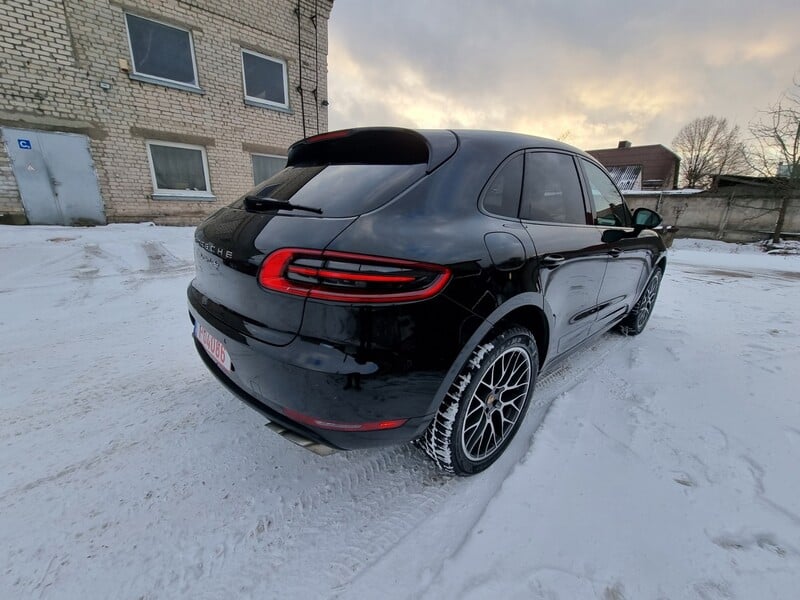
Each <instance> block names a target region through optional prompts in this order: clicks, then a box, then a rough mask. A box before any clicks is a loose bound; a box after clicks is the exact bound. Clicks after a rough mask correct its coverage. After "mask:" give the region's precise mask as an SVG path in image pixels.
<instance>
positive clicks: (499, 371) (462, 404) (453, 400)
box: [420, 327, 539, 475]
mask: <svg viewBox="0 0 800 600" xmlns="http://www.w3.org/2000/svg"><path fill="white" fill-rule="evenodd" d="M538 370H539V356H538V352H537V349H536V340H535V339H534V337H533V335H532V334H531V332H530V331H528V330H527V329H524V328H522V327H514V328H511V329H508V330H506V331H504V332H503V333H501V334H500V335H498V336H497V337H495V338H494V339H492V340H491V341H489V342H484V343H483V344H481V345H479V346H478V347H477V348H476V349H475V351H474V352H473V353H472V355H471V356H470V358H469V360H468V361H467V364H466V365H465V366H464V368H463V369H462V370H461V372H460V373H459V375H458V376H457V377H456V379H455V381H454V382H453V384H452V385H451V386H450V389H449V390H448V392H447V395H446V396H445V399H444V401H443V402H442V404H441V406H440V407H439V411H438V412H437V413H436V416H435V417H434V419H433V421H432V422H431V424H430V426H429V427H428V429H427V430H426V431H425V434H424V435H423V437H422V438H421V440H420V446H421V447H422V449H423V450H424V451H425V453H426V454H427V455H428V456H430V457H431V458H432V459H433V461H434V462H435V463H436V464H437V465H438V466H439V467H440V468H441V469H443V470H445V471H447V472H450V473H455V474H456V475H474V474H475V473H479V472H480V471H483V470H484V469H486V468H487V467H488V466H489V465H491V464H492V463H493V462H494V461H495V460H497V459H498V458H499V457H500V455H501V454H502V453H503V451H504V450H505V449H506V447H507V446H508V444H509V443H510V442H511V440H512V439H513V437H514V434H516V432H517V430H518V429H519V427H520V425H521V423H522V420H523V419H524V418H525V413H526V412H527V410H528V405H529V404H530V399H531V396H532V395H533V388H534V385H535V383H536V375H537V374H538Z"/></svg>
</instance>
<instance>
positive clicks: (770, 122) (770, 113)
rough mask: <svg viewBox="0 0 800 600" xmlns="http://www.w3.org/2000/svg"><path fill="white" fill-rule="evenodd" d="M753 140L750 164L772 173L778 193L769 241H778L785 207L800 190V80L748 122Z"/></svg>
mask: <svg viewBox="0 0 800 600" xmlns="http://www.w3.org/2000/svg"><path fill="white" fill-rule="evenodd" d="M750 133H751V134H752V136H753V143H752V146H751V148H750V151H749V152H748V162H749V163H750V166H751V167H752V168H753V169H754V170H755V171H756V172H757V173H758V174H759V175H761V176H763V177H774V178H775V179H774V180H773V181H774V182H775V188H776V190H777V192H778V194H779V195H780V197H781V207H780V210H779V211H778V218H777V220H776V222H775V231H774V232H773V234H772V242H773V243H776V244H777V243H778V242H779V241H780V237H781V233H782V232H783V222H784V219H785V218H786V210H787V208H788V207H789V202H790V201H791V199H792V197H794V196H797V195H798V194H800V83H798V81H795V82H794V86H793V87H792V89H790V90H788V91H786V92H784V93H783V94H781V96H780V98H778V101H777V102H775V104H773V105H772V106H770V107H769V108H767V109H766V110H763V111H761V112H760V113H759V117H758V118H757V119H756V120H755V121H752V122H751V123H750Z"/></svg>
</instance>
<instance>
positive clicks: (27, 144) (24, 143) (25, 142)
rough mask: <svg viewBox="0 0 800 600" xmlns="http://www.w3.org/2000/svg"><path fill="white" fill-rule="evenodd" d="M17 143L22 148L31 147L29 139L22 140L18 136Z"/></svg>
mask: <svg viewBox="0 0 800 600" xmlns="http://www.w3.org/2000/svg"><path fill="white" fill-rule="evenodd" d="M17 144H18V145H19V147H20V148H22V149H23V150H30V149H31V141H30V140H23V139H22V138H19V139H18V140H17Z"/></svg>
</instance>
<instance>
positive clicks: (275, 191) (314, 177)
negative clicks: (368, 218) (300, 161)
mask: <svg viewBox="0 0 800 600" xmlns="http://www.w3.org/2000/svg"><path fill="white" fill-rule="evenodd" d="M425 170H426V165H425V164H424V163H419V164H404V165H387V164H333V165H332V164H328V165H313V166H296V167H287V168H285V169H283V170H282V171H279V172H278V173H276V174H275V175H273V176H272V177H270V178H269V179H267V180H266V181H263V182H262V183H260V184H258V185H257V186H256V187H254V188H253V189H252V190H250V191H249V192H247V194H245V195H244V196H242V197H241V198H240V199H239V200H237V201H236V202H235V203H234V204H233V206H234V207H235V208H243V207H244V199H245V197H247V196H258V197H259V198H269V199H272V200H279V201H285V202H290V203H291V204H294V205H299V206H304V207H307V208H318V209H321V210H322V216H323V217H354V216H357V215H361V214H363V213H365V212H369V211H370V210H374V209H375V208H378V207H379V206H381V205H382V204H385V203H386V202H388V201H389V200H391V199H392V198H394V197H395V196H397V195H398V194H399V193H400V192H402V191H403V190H405V189H407V188H408V187H409V186H410V185H411V184H413V183H414V182H415V181H417V180H418V179H420V178H421V177H422V176H424V175H425ZM293 214H296V215H297V216H313V215H312V214H311V213H306V212H301V211H295V212H294V213H293Z"/></svg>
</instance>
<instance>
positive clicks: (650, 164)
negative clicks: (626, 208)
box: [589, 140, 681, 191]
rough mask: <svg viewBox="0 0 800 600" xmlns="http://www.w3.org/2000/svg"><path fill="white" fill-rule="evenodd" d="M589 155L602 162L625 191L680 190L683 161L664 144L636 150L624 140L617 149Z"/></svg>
mask: <svg viewBox="0 0 800 600" xmlns="http://www.w3.org/2000/svg"><path fill="white" fill-rule="evenodd" d="M589 154H591V155H592V156H594V157H595V158H596V159H597V160H598V161H600V163H601V164H602V165H603V166H604V167H605V168H606V169H607V170H608V172H609V174H610V175H611V178H612V179H613V180H614V182H615V183H616V184H617V187H619V189H621V190H623V191H627V190H673V189H677V187H678V172H679V169H680V164H681V159H680V157H679V156H678V155H677V154H675V153H674V152H673V151H672V150H670V149H668V148H665V147H664V146H662V145H661V144H653V145H650V146H632V145H631V143H630V142H628V141H625V140H623V141H620V143H619V145H618V146H617V147H616V148H605V149H602V150H589Z"/></svg>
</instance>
